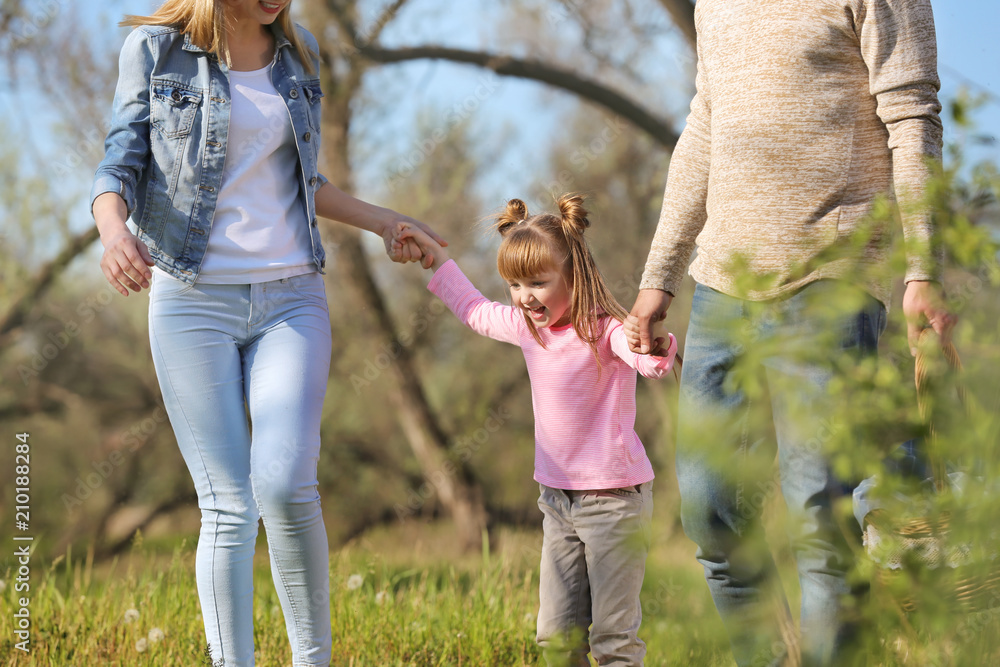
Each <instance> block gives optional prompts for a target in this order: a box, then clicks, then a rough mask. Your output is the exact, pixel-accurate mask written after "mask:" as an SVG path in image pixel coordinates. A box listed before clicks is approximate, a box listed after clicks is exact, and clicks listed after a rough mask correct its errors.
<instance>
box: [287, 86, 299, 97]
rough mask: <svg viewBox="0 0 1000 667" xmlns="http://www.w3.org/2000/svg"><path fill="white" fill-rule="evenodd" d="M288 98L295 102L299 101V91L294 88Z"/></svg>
mask: <svg viewBox="0 0 1000 667" xmlns="http://www.w3.org/2000/svg"><path fill="white" fill-rule="evenodd" d="M288 96H289V97H291V98H292V99H293V100H297V99H299V89H298V88H292V90H291V91H289V93H288Z"/></svg>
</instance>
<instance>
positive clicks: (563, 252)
mask: <svg viewBox="0 0 1000 667" xmlns="http://www.w3.org/2000/svg"><path fill="white" fill-rule="evenodd" d="M559 211H560V215H552V214H548V213H542V214H538V215H533V216H529V215H528V211H527V207H526V206H525V205H524V202H522V201H521V200H519V199H512V200H511V201H510V202H508V204H507V208H506V210H505V211H504V213H503V214H501V215H500V217H499V218H498V220H497V224H496V228H497V231H499V232H500V236H501V237H502V239H503V240H502V242H501V244H500V250H499V253H498V257H497V268H498V269H499V270H500V275H501V276H503V278H504V280H506V281H507V282H508V283H509V284H510V295H511V301H512V302H513V305H511V306H505V305H503V304H500V303H496V302H492V301H489V300H488V299H486V298H485V297H483V295H482V294H480V293H479V291H478V290H476V288H475V287H474V286H473V285H472V284H471V283H470V282H469V280H468V279H467V278H466V277H465V275H464V274H463V273H462V271H461V269H459V268H458V266H457V265H456V264H455V262H453V261H450V260H449V258H448V254H447V252H446V251H445V250H444V249H443V248H442V247H441V246H440V245H438V244H437V243H435V242H434V241H433V240H432V239H431V238H430V237H429V236H428V235H427V234H425V233H424V232H422V231H421V230H419V229H416V228H413V227H411V226H410V225H407V224H406V223H401V224H400V225H399V227H398V230H397V234H396V237H397V240H398V241H405V240H407V239H413V240H414V241H416V243H417V244H418V245H419V246H420V249H421V250H422V251H423V252H424V253H425V254H426V255H429V256H432V257H433V263H432V264H431V266H430V268H432V269H433V270H434V272H435V274H434V277H433V278H432V279H431V281H430V284H429V285H428V288H429V289H430V290H431V291H432V292H433V293H434V294H436V295H437V296H438V297H439V298H440V299H441V300H442V301H444V303H445V304H446V305H447V306H448V308H450V309H451V311H452V312H454V313H455V315H456V316H457V317H458V318H459V319H460V320H461V321H462V322H464V323H465V324H466V325H468V326H469V327H470V328H472V329H473V330H474V331H476V332H477V333H479V334H482V335H484V336H489V337H490V338H495V339H496V340H500V341H504V342H507V343H512V344H514V345H518V346H519V347H520V348H521V351H522V352H523V353H524V359H525V362H526V363H527V366H528V377H529V378H530V380H531V396H532V405H533V407H534V412H535V480H536V481H537V482H538V483H539V487H540V489H541V496H540V497H539V499H538V506H539V508H541V510H542V513H543V515H544V518H543V522H542V529H543V540H542V559H541V575H540V579H541V582H540V595H539V597H540V608H539V611H538V637H537V641H538V643H539V645H540V646H542V647H548V648H549V649H550V651H558V650H559V647H564V648H565V649H566V650H567V651H568V657H569V658H570V664H571V665H589V664H590V663H589V662H588V661H587V653H588V651H589V652H590V653H591V654H592V655H593V656H594V658H595V659H596V660H597V663H598V664H601V665H603V664H615V665H641V664H642V660H643V656H644V655H645V653H646V645H645V644H644V643H643V641H642V640H641V639H639V636H638V633H639V624H640V622H641V620H642V608H641V607H640V604H639V589H640V588H641V587H642V578H643V574H644V571H645V565H646V554H647V552H648V550H649V528H650V520H651V515H652V510H653V499H652V479H653V469H652V466H651V465H650V463H649V459H648V458H647V457H646V452H645V449H644V448H643V446H642V443H641V442H640V441H639V438H638V436H637V435H636V433H635V430H634V426H635V384H636V370H638V371H639V372H640V373H642V374H643V375H644V376H646V377H651V378H659V377H663V376H664V375H666V374H667V373H668V372H669V371H670V368H671V366H672V365H673V361H674V355H675V353H676V350H677V342H676V340H675V339H674V337H673V335H671V334H667V336H668V338H669V342H668V341H667V340H664V339H662V338H661V339H658V340H657V341H654V344H653V346H652V348H653V349H654V350H657V348H659V350H658V351H662V350H665V352H663V354H664V356H649V355H645V356H644V355H637V354H635V353H633V352H630V351H629V347H628V343H627V342H626V340H625V333H624V331H623V329H622V321H623V319H624V318H625V317H626V315H627V313H626V312H625V310H624V309H623V308H622V307H621V306H620V305H619V304H618V302H617V301H616V300H615V298H614V297H613V296H612V295H611V292H610V291H609V290H608V288H607V286H606V285H605V283H604V279H603V278H602V276H601V274H600V272H599V271H598V269H597V266H596V265H595V263H594V258H593V256H592V255H591V253H590V248H589V247H588V246H587V242H586V241H585V240H584V238H583V233H584V230H585V229H586V228H587V227H589V226H590V222H589V221H588V220H587V212H586V211H585V210H584V208H583V199H582V198H581V197H579V196H575V195H563V196H562V197H561V198H560V199H559ZM425 266H426V262H425ZM591 623H593V628H592V629H591V630H590V631H589V633H588V628H589V627H590V625H591ZM588 635H589V636H588Z"/></svg>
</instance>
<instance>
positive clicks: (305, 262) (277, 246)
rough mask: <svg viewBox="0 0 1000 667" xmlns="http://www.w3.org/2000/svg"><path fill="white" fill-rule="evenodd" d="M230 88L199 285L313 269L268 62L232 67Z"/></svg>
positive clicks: (293, 162)
mask: <svg viewBox="0 0 1000 667" xmlns="http://www.w3.org/2000/svg"><path fill="white" fill-rule="evenodd" d="M229 87H230V91H231V96H232V107H231V108H230V116H229V140H228V148H227V150H226V164H225V167H224V168H223V173H222V187H221V189H220V191H219V199H218V203H217V204H216V209H215V219H214V220H213V222H212V231H211V233H210V235H209V237H208V250H207V252H206V254H205V259H204V261H203V262H202V265H201V271H200V273H199V274H198V282H203V283H209V284H231V283H259V282H266V281H269V280H280V279H281V278H289V277H291V276H297V275H301V274H303V273H310V272H312V271H315V270H316V267H315V265H314V262H313V258H312V245H311V244H310V241H309V224H308V221H306V219H305V212H304V211H303V209H302V204H301V203H300V202H299V200H298V197H299V188H300V185H299V167H298V160H299V156H298V153H297V151H296V149H295V137H294V136H293V134H292V122H291V118H289V116H288V108H287V107H286V106H285V102H284V100H282V99H281V95H280V94H278V91H277V90H275V88H274V85H273V84H272V83H271V66H270V65H268V66H267V67H265V68H263V69H259V70H254V71H250V72H237V71H232V70H230V72H229Z"/></svg>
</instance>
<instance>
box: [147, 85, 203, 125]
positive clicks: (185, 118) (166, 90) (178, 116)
mask: <svg viewBox="0 0 1000 667" xmlns="http://www.w3.org/2000/svg"><path fill="white" fill-rule="evenodd" d="M203 98H204V91H202V90H199V89H197V88H191V87H188V86H184V85H181V84H178V83H175V82H173V81H157V80H155V79H154V80H153V82H152V83H151V85H150V96H149V100H150V103H149V122H150V125H152V126H153V127H154V128H156V130H157V131H158V132H159V133H160V134H161V135H163V136H164V137H165V138H168V139H173V138H177V137H183V136H186V135H188V134H190V133H191V128H192V127H193V126H194V119H195V117H196V116H197V114H198V108H199V107H201V102H202V99H203Z"/></svg>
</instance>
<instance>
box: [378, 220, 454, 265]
mask: <svg viewBox="0 0 1000 667" xmlns="http://www.w3.org/2000/svg"><path fill="white" fill-rule="evenodd" d="M404 220H405V222H396V223H395V224H387V225H385V227H384V228H383V230H382V241H383V242H384V243H385V252H386V254H387V255H389V258H390V259H391V260H392V261H394V262H399V263H400V264H406V263H407V262H417V261H419V262H420V264H421V266H423V267H424V268H425V269H429V268H430V267H431V265H432V263H433V262H434V257H433V256H431V255H428V254H427V252H426V251H424V250H423V249H422V248H421V246H420V244H419V243H418V242H417V241H416V239H414V238H413V237H411V236H407V237H401V236H400V230H401V229H404V228H406V229H414V230H418V231H419V232H420V233H421V234H423V235H424V236H425V237H427V239H428V240H429V241H431V243H433V244H434V246H436V247H437V248H438V249H441V248H442V247H443V246H446V245H448V242H447V241H445V240H444V239H443V238H441V237H440V236H438V234H437V233H435V232H434V230H433V229H431V228H430V227H428V226H427V225H425V224H424V223H422V222H420V221H418V220H414V219H413V218H410V217H405V218H404Z"/></svg>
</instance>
